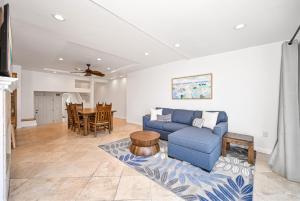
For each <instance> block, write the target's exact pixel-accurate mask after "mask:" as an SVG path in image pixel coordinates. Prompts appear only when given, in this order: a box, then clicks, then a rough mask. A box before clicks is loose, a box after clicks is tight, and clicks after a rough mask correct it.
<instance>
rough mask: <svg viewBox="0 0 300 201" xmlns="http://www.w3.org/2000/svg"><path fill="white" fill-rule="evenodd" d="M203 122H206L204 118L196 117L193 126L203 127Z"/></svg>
mask: <svg viewBox="0 0 300 201" xmlns="http://www.w3.org/2000/svg"><path fill="white" fill-rule="evenodd" d="M203 123H204V119H200V118H195V119H194V120H193V126H194V127H197V128H202V126H203Z"/></svg>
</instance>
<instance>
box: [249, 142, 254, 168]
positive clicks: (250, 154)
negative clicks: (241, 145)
mask: <svg viewBox="0 0 300 201" xmlns="http://www.w3.org/2000/svg"><path fill="white" fill-rule="evenodd" d="M248 163H250V164H254V147H253V143H251V144H249V145H248Z"/></svg>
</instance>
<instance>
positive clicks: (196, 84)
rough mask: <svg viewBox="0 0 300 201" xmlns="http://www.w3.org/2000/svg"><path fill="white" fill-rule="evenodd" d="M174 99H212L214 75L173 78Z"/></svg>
mask: <svg viewBox="0 0 300 201" xmlns="http://www.w3.org/2000/svg"><path fill="white" fill-rule="evenodd" d="M172 99H176V100H182V99H212V74H211V73H209V74H203V75H195V76H188V77H179V78H173V79H172Z"/></svg>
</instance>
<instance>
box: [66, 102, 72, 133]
mask: <svg viewBox="0 0 300 201" xmlns="http://www.w3.org/2000/svg"><path fill="white" fill-rule="evenodd" d="M71 104H72V103H69V104H68V103H67V102H66V109H67V115H68V129H73V117H72V112H71Z"/></svg>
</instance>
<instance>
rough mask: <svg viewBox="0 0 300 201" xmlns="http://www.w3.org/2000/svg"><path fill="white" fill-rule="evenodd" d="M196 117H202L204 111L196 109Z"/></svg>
mask: <svg viewBox="0 0 300 201" xmlns="http://www.w3.org/2000/svg"><path fill="white" fill-rule="evenodd" d="M196 118H200V119H201V118H202V111H198V110H196V111H194V119H196Z"/></svg>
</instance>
